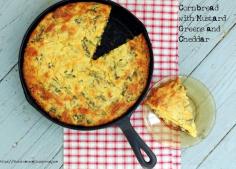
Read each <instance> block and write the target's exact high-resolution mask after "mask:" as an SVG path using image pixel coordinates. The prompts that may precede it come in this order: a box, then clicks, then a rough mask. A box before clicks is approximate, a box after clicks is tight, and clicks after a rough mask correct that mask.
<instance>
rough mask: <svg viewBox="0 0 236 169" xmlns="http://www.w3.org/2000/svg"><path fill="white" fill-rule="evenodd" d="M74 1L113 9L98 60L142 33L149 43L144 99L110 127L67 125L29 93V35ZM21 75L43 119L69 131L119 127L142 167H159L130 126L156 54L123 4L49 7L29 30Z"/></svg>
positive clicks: (68, 0)
mask: <svg viewBox="0 0 236 169" xmlns="http://www.w3.org/2000/svg"><path fill="white" fill-rule="evenodd" d="M71 2H99V3H104V4H108V5H110V6H112V11H111V15H110V18H109V22H108V25H107V27H106V29H105V32H104V34H103V37H102V42H101V45H100V46H99V47H98V49H97V51H96V54H95V56H96V57H98V56H100V55H102V54H104V53H107V52H108V51H110V50H112V49H114V48H116V47H118V46H120V45H121V44H123V43H125V42H126V41H127V39H132V38H133V37H135V36H137V35H139V34H141V33H142V34H143V35H144V36H145V39H146V41H147V44H148V47H149V53H150V64H149V76H148V79H147V84H146V87H145V89H144V90H143V92H142V94H141V96H140V97H139V99H138V100H137V101H136V103H135V104H134V105H133V106H132V107H131V108H130V109H129V110H128V111H127V112H126V113H124V115H122V116H121V117H120V118H118V119H116V120H114V121H111V122H109V123H107V124H104V125H100V126H94V127H84V126H75V125H70V124H65V123H63V122H61V121H59V120H57V119H55V118H52V117H51V116H50V115H49V114H48V113H47V112H45V111H44V110H43V109H42V108H41V107H40V106H39V105H38V104H37V103H36V102H35V100H34V99H33V97H32V96H31V95H30V92H29V91H28V89H27V87H26V84H25V81H24V77H23V69H22V67H23V61H24V49H25V47H26V45H27V42H28V39H29V36H30V34H31V32H32V31H33V30H34V29H35V27H36V26H37V25H38V23H39V22H40V21H41V19H43V17H44V16H45V15H46V14H47V13H49V12H52V11H54V10H55V9H56V8H58V7H60V6H63V5H66V4H68V3H71ZM19 73H20V79H21V84H22V87H23V90H24V93H25V97H26V99H27V101H28V102H29V103H30V104H31V105H32V106H33V107H34V108H35V109H37V110H38V111H39V112H40V113H41V114H42V115H43V116H45V117H46V118H48V119H49V120H51V121H52V122H54V123H56V124H58V125H60V126H63V127H66V128H70V129H75V130H96V129H101V128H106V127H109V126H113V125H118V126H119V127H120V128H121V129H122V131H123V133H124V134H125V135H126V137H127V139H128V141H129V143H130V144H131V147H132V149H133V151H134V153H135V155H136V156H137V159H138V161H139V162H140V164H141V165H142V166H143V167H145V168H153V167H154V166H155V164H156V156H155V155H154V153H153V152H152V151H151V150H150V148H149V147H148V146H147V145H146V144H145V143H144V142H143V141H142V139H141V138H140V137H139V136H138V134H137V133H136V132H135V130H134V129H133V127H132V126H131V124H130V116H131V114H132V112H133V111H134V110H135V109H136V108H137V107H138V105H139V104H140V103H141V101H142V100H143V99H144V98H145V96H146V93H147V91H148V87H149V85H150V82H151V78H152V73H153V52H152V46H151V42H150V39H149V36H148V33H147V31H146V29H145V26H144V25H143V24H142V22H140V21H139V20H138V19H137V18H136V17H135V16H134V15H133V14H131V13H130V12H129V11H128V10H127V9H125V8H123V7H121V6H120V5H118V4H116V3H114V2H112V1H110V0H73V1H72V0H64V1H60V2H58V3H56V4H54V5H52V6H50V7H49V8H47V9H46V10H45V11H43V12H42V13H41V14H40V15H39V16H38V17H37V18H36V19H35V20H34V22H33V23H32V24H31V26H30V27H29V29H28V30H27V32H26V34H25V36H24V38H23V41H22V44H21V49H20V54H19ZM141 149H142V150H143V151H144V152H145V153H146V154H147V155H148V157H149V162H147V161H146V160H145V159H144V157H143V155H142V154H141Z"/></svg>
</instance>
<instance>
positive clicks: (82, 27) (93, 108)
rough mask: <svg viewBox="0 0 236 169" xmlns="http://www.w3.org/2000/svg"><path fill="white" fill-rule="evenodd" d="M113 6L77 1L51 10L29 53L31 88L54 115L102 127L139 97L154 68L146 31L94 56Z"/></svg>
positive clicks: (26, 63)
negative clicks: (150, 71) (95, 58)
mask: <svg viewBox="0 0 236 169" xmlns="http://www.w3.org/2000/svg"><path fill="white" fill-rule="evenodd" d="M110 12H111V7H110V6H109V5H105V4H101V3H95V2H76V3H70V4H68V5H65V6H62V7H59V8H57V9H56V10H55V11H53V12H51V13H49V14H47V15H46V16H45V17H44V18H43V19H42V20H41V22H40V23H39V24H38V25H37V27H36V28H35V30H34V31H33V33H32V34H31V36H30V38H29V41H28V43H27V46H26V48H25V53H24V62H23V74H24V80H25V82H26V85H27V88H28V90H29V91H30V93H31V95H32V97H33V98H34V99H35V101H36V102H37V104H38V105H40V107H41V108H42V109H43V110H44V111H46V112H48V113H49V114H50V116H52V117H54V118H57V119H58V120H60V121H62V122H64V123H67V124H73V125H81V126H97V125H101V124H105V123H108V122H110V121H112V120H114V119H117V118H118V117H120V116H121V115H122V114H123V113H125V112H126V111H127V110H128V109H129V108H130V107H131V106H133V104H134V103H135V102H136V101H137V99H138V98H139V96H140V95H141V93H142V91H143V90H144V88H145V86H146V83H147V78H148V72H149V61H150V60H149V49H148V46H147V43H146V40H145V38H144V36H143V35H142V34H141V35H139V36H136V37H135V38H133V39H131V40H128V41H127V43H125V44H123V45H121V46H119V47H118V48H116V49H114V50H112V51H110V52H109V53H108V54H106V55H104V56H102V57H99V58H98V59H97V60H93V59H92V57H93V54H94V52H95V50H96V47H97V46H98V45H99V44H100V41H101V37H102V34H103V32H104V29H105V27H106V25H107V22H108V20H109V15H110Z"/></svg>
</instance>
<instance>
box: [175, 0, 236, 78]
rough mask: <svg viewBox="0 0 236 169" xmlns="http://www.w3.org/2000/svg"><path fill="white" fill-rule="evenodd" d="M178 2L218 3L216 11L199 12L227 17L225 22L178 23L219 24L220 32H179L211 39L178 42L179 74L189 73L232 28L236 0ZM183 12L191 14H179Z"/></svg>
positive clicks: (194, 13)
mask: <svg viewBox="0 0 236 169" xmlns="http://www.w3.org/2000/svg"><path fill="white" fill-rule="evenodd" d="M180 3H182V4H184V5H196V4H199V5H213V4H216V3H217V4H219V6H220V10H219V11H218V12H212V11H211V12H201V14H203V15H205V14H206V15H208V14H210V15H216V16H222V15H227V16H228V19H227V21H226V22H212V23H211V22H183V21H181V22H180V24H181V25H184V26H188V25H190V26H204V25H209V26H217V25H221V28H222V30H221V32H217V33H216V32H214V33H210V32H204V33H194V32H190V33H189V32H188V33H186V32H184V33H180V34H181V35H184V36H187V37H191V36H194V35H201V36H204V37H210V38H211V40H210V41H209V42H208V43H204V42H203V43H194V42H193V43H183V42H182V43H181V42H179V63H180V74H189V73H191V71H193V69H194V68H195V67H196V66H197V65H198V64H199V63H201V61H202V60H203V59H204V58H205V57H206V56H207V55H208V54H209V52H211V50H212V48H214V47H215V46H216V45H217V44H218V43H219V42H220V41H221V40H222V39H223V38H224V36H225V35H226V34H227V32H228V31H229V30H230V28H232V26H233V25H234V24H235V21H236V15H235V14H236V12H235V7H236V1H230V3H226V2H225V0H203V1H202V0H195V1H183V0H180ZM185 14H191V12H180V16H183V15H185ZM192 14H193V15H196V14H200V12H199V11H196V12H192Z"/></svg>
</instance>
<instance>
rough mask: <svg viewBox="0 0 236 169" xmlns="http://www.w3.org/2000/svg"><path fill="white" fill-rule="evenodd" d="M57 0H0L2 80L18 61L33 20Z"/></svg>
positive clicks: (0, 74) (0, 75)
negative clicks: (25, 35) (21, 47)
mask: <svg viewBox="0 0 236 169" xmlns="http://www.w3.org/2000/svg"><path fill="white" fill-rule="evenodd" d="M57 1H59V0H34V1H28V0H20V1H19V0H11V1H6V0H1V1H0V4H1V5H0V11H1V12H0V65H1V66H0V80H1V79H2V78H3V77H4V76H5V75H6V74H7V73H8V72H9V70H10V69H12V67H13V66H14V65H15V64H16V63H17V61H18V53H19V48H20V44H21V41H22V39H23V36H24V34H25V32H26V30H27V28H28V27H29V25H30V24H31V22H32V21H33V20H34V19H35V18H36V17H37V15H38V14H40V13H41V12H42V11H43V10H44V9H46V8H47V7H48V6H49V5H50V4H53V3H55V2H57Z"/></svg>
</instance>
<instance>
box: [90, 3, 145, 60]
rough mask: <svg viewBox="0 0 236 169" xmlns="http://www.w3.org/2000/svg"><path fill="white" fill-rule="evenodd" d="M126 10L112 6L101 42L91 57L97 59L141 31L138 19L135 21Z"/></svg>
mask: <svg viewBox="0 0 236 169" xmlns="http://www.w3.org/2000/svg"><path fill="white" fill-rule="evenodd" d="M136 19H137V18H134V17H133V16H131V15H130V14H129V12H128V11H125V10H120V7H119V6H115V7H112V9H111V13H110V18H109V20H108V23H107V25H106V27H105V30H104V33H103V35H102V40H101V44H100V45H99V46H97V48H96V51H95V53H94V55H93V59H98V58H99V57H101V56H103V55H104V54H107V53H109V52H110V51H111V50H113V49H115V48H117V47H119V46H121V45H123V44H125V43H126V42H127V41H128V40H130V39H133V38H134V37H135V36H138V35H139V34H142V33H143V30H142V27H143V25H142V24H140V21H139V22H137V20H138V19H137V20H136Z"/></svg>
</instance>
